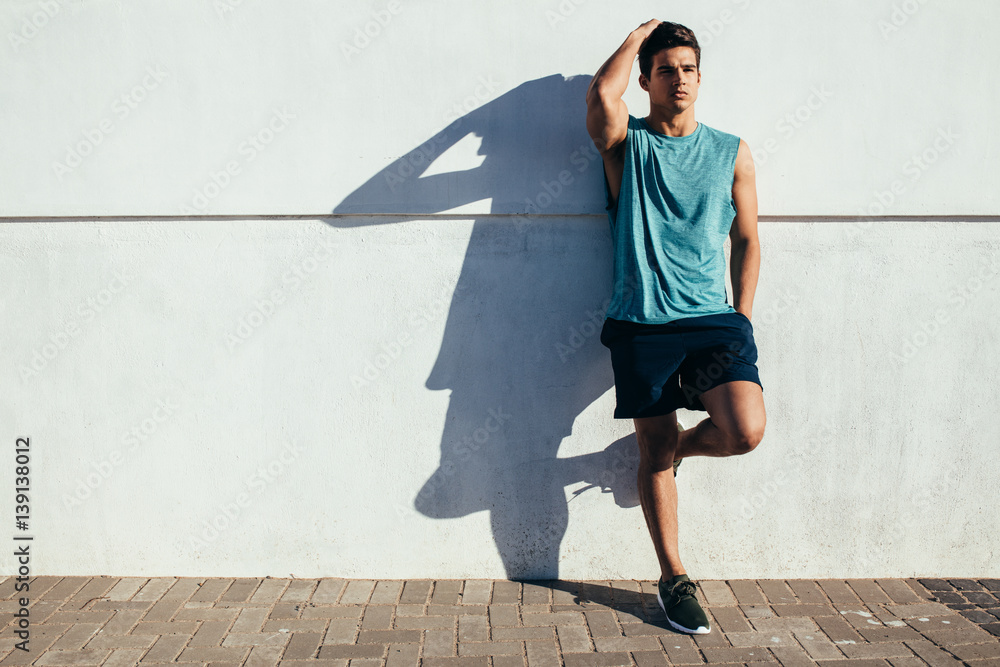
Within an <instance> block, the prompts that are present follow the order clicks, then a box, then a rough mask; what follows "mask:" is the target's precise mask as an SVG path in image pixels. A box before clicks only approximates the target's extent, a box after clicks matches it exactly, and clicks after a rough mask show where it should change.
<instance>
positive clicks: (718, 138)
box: [701, 123, 745, 151]
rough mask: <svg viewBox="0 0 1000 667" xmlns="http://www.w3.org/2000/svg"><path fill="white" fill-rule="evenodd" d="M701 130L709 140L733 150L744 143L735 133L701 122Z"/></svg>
mask: <svg viewBox="0 0 1000 667" xmlns="http://www.w3.org/2000/svg"><path fill="white" fill-rule="evenodd" d="M701 130H702V132H703V133H704V134H705V136H706V137H707V138H708V139H709V140H711V141H713V142H715V143H717V144H719V145H720V146H726V147H728V148H730V149H731V150H733V151H735V150H737V149H738V148H740V147H741V146H742V145H745V144H744V141H743V140H742V139H740V138H739V137H738V136H736V135H735V134H729V133H728V132H723V131H722V130H717V129H715V128H714V127H711V126H709V125H705V124H704V123H701Z"/></svg>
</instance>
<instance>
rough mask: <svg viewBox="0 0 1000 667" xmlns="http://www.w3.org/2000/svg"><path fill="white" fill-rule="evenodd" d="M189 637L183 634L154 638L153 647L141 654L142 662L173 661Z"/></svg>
mask: <svg viewBox="0 0 1000 667" xmlns="http://www.w3.org/2000/svg"><path fill="white" fill-rule="evenodd" d="M188 639H190V638H189V637H186V636H184V635H164V636H162V637H160V638H159V639H157V640H156V643H155V644H153V648H151V649H149V651H147V652H146V655H144V656H142V660H143V662H173V661H174V659H175V658H176V657H177V655H178V654H179V653H180V652H181V650H183V649H184V645H185V644H187V642H188Z"/></svg>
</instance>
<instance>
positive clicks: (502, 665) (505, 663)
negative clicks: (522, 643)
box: [386, 655, 524, 667]
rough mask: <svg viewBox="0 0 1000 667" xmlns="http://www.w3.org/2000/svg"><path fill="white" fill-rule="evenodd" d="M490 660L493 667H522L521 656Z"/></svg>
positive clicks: (491, 658) (522, 659) (500, 656)
mask: <svg viewBox="0 0 1000 667" xmlns="http://www.w3.org/2000/svg"><path fill="white" fill-rule="evenodd" d="M490 660H492V661H493V667H524V656H523V655H494V656H491V657H490ZM386 667H388V665H387V666H386Z"/></svg>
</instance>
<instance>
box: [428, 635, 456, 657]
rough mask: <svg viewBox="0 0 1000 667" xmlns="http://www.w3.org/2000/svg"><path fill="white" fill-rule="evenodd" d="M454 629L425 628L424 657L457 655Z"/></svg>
mask: <svg viewBox="0 0 1000 667" xmlns="http://www.w3.org/2000/svg"><path fill="white" fill-rule="evenodd" d="M455 651H456V646H455V631H454V630H425V631H424V657H425V658H426V657H428V656H432V657H447V656H453V655H456V652H455Z"/></svg>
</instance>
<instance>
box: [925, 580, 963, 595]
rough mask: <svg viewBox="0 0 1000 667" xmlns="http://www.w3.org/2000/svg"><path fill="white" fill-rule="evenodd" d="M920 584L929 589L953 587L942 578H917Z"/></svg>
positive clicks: (942, 589) (948, 588)
mask: <svg viewBox="0 0 1000 667" xmlns="http://www.w3.org/2000/svg"><path fill="white" fill-rule="evenodd" d="M917 581H919V582H920V585H921V586H923V587H924V588H926V589H927V590H929V591H932V592H937V591H953V590H955V587H954V586H952V585H951V584H949V583H948V582H947V581H945V580H944V579H918V580H917Z"/></svg>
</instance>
